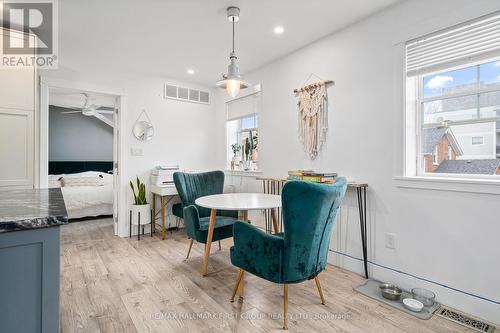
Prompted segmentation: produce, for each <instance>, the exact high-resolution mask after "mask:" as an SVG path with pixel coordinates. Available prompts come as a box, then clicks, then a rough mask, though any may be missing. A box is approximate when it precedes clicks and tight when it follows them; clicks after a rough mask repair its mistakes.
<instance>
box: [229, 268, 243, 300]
mask: <svg viewBox="0 0 500 333" xmlns="http://www.w3.org/2000/svg"><path fill="white" fill-rule="evenodd" d="M243 273H245V271H244V270H242V269H241V268H240V271H239V272H238V277H237V278H236V285H235V286H234V290H233V295H232V296H231V303H232V302H234V296H235V295H236V292H237V291H238V286H239V285H240V283H241V280H243Z"/></svg>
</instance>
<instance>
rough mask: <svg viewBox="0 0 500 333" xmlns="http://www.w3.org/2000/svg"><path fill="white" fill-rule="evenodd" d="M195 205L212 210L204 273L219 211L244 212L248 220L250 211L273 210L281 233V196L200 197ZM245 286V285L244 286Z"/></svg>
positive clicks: (273, 215)
mask: <svg viewBox="0 0 500 333" xmlns="http://www.w3.org/2000/svg"><path fill="white" fill-rule="evenodd" d="M195 204H196V205H198V206H200V207H204V208H210V209H211V211H210V223H209V225H208V235H207V243H206V244H205V255H204V257H203V267H202V273H203V275H206V274H207V272H208V257H209V256H210V247H211V245H212V237H213V234H214V227H215V217H216V213H217V210H218V209H219V210H238V211H242V212H243V220H244V221H247V220H248V211H249V210H262V209H271V215H272V220H273V228H274V232H279V225H278V218H277V212H276V209H277V208H280V207H281V196H279V195H273V194H265V193H224V194H214V195H208V196H205V197H200V198H198V199H196V200H195ZM242 285H243V284H242Z"/></svg>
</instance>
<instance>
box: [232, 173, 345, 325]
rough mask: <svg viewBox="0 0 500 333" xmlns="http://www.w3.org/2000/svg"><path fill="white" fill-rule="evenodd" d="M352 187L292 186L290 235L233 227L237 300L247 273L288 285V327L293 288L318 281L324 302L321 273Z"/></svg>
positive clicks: (286, 207)
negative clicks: (340, 212)
mask: <svg viewBox="0 0 500 333" xmlns="http://www.w3.org/2000/svg"><path fill="white" fill-rule="evenodd" d="M346 187H347V183H346V180H345V178H338V179H337V181H336V182H335V183H334V184H315V183H309V182H302V181H290V182H287V183H286V184H285V186H284V188H283V192H282V196H281V201H282V207H283V226H284V232H283V233H278V234H267V233H265V232H263V231H262V230H260V229H257V228H255V227H254V226H252V225H249V224H248V223H243V222H236V223H235V224H234V226H233V235H234V236H233V237H234V246H233V247H231V262H232V264H233V265H235V266H237V267H239V268H240V271H239V274H238V279H237V282H236V286H235V289H234V292H233V296H232V298H231V301H234V296H235V294H236V291H237V289H238V286H239V284H240V282H241V280H242V278H243V274H244V272H249V273H252V274H254V275H257V276H259V277H261V278H263V279H266V280H268V281H271V282H274V283H279V284H283V286H284V295H285V296H284V325H283V328H284V329H287V328H288V318H287V312H288V284H293V283H299V282H302V281H305V280H311V279H315V282H316V286H317V288H318V291H319V294H320V297H321V303H322V304H324V302H325V301H324V298H323V293H322V291H321V284H320V281H319V278H318V274H319V273H320V272H321V271H323V270H324V269H325V266H326V263H327V257H328V244H329V243H330V234H331V231H332V227H333V224H334V222H335V217H336V215H337V210H338V208H339V205H340V203H341V202H342V199H343V197H344V194H345V191H346Z"/></svg>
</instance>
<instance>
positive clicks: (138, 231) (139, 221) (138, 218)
mask: <svg viewBox="0 0 500 333" xmlns="http://www.w3.org/2000/svg"><path fill="white" fill-rule="evenodd" d="M149 213H150V214H151V215H150V216H151V219H150V220H149V221H150V222H149V223H145V224H143V225H142V234H143V235H144V226H145V225H148V224H151V228H150V232H149V233H150V234H151V237H153V233H154V232H155V228H154V226H153V210H151V211H150V212H149ZM129 224H130V228H129V230H130V236H129V237H130V238H132V224H133V223H132V209H131V210H130V219H129ZM134 225H137V240H141V212H137V224H135V223H134Z"/></svg>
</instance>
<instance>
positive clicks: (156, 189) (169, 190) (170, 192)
mask: <svg viewBox="0 0 500 333" xmlns="http://www.w3.org/2000/svg"><path fill="white" fill-rule="evenodd" d="M151 193H152V194H153V220H154V223H153V228H155V229H156V196H159V197H160V200H161V239H165V230H166V229H165V221H166V219H167V217H166V206H167V204H168V203H169V202H170V201H172V199H173V198H174V197H175V196H176V195H179V193H177V189H176V188H175V186H160V185H151Z"/></svg>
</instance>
